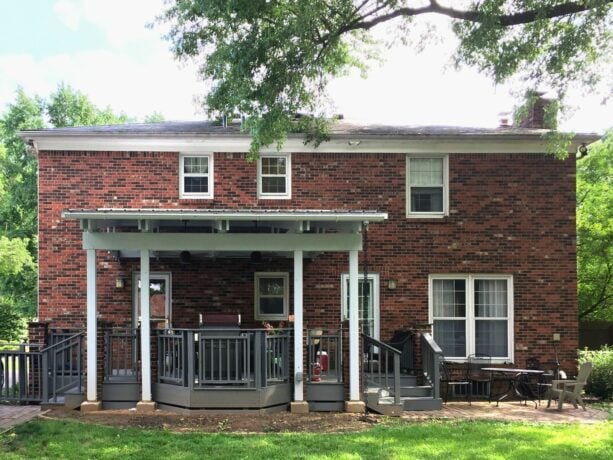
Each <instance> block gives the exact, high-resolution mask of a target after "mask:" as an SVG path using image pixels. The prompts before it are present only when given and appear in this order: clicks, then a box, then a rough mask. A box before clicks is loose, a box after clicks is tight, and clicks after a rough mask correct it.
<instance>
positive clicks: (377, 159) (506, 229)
mask: <svg viewBox="0 0 613 460" xmlns="http://www.w3.org/2000/svg"><path fill="white" fill-rule="evenodd" d="M39 168H40V186H39V193H40V196H39V200H40V207H39V212H40V226H39V227H40V228H39V232H40V242H39V245H40V255H39V259H40V288H39V317H40V319H41V320H52V321H54V325H59V326H81V325H83V324H84V319H85V302H86V292H85V253H84V251H83V250H82V249H81V236H80V235H81V233H80V230H79V226H78V223H77V222H74V221H65V220H63V219H61V217H60V213H61V211H62V210H66V209H94V208H100V207H107V208H108V207H115V208H121V207H126V208H141V207H146V208H157V207H160V208H260V209H266V208H294V209H331V210H338V209H360V210H377V211H382V212H387V213H389V219H388V220H387V221H386V222H384V223H374V224H371V226H370V230H369V241H370V247H369V271H370V272H373V273H378V274H379V275H380V277H381V292H380V304H381V328H382V331H381V337H382V338H383V339H388V338H390V337H391V335H392V333H393V331H394V330H395V329H398V328H401V327H403V326H404V327H407V326H411V325H413V324H416V323H425V322H427V320H428V275H429V274H432V273H466V274H468V273H497V274H511V275H513V277H514V296H515V298H514V306H515V326H514V327H515V362H516V363H517V364H518V365H523V364H524V363H525V359H526V358H527V357H529V356H539V357H540V358H541V361H547V360H549V359H552V358H553V355H552V347H551V338H552V335H553V333H554V332H557V333H560V334H561V338H562V340H561V342H560V344H559V353H560V357H561V358H562V359H563V361H564V366H565V367H566V368H567V369H570V368H571V367H572V366H573V359H574V357H575V349H576V346H577V319H576V317H577V302H576V273H575V177H574V171H575V164H574V160H572V159H571V160H567V161H563V162H561V161H558V160H554V159H552V158H549V157H544V156H543V155H537V154H535V155H528V154H517V155H509V154H492V155H483V154H451V155H450V159H449V178H450V215H449V217H446V218H444V219H407V218H406V217H405V206H406V187H405V156H404V155H398V154H359V155H352V154H327V153H321V154H306V153H297V154H294V155H293V156H292V174H293V175H292V183H293V187H292V188H293V189H292V199H291V200H259V201H258V200H257V195H256V167H255V165H253V164H248V163H246V162H245V160H244V155H242V154H224V153H221V154H216V155H215V178H214V180H215V198H214V199H213V200H180V199H179V191H178V189H179V187H178V180H179V179H178V154H177V153H139V152H133V153H116V152H98V153H83V152H40V156H39ZM97 266H98V290H99V297H98V303H99V311H100V314H101V316H102V318H104V319H105V320H108V321H111V322H113V323H115V324H117V325H123V326H126V325H129V324H130V321H131V287H132V286H131V284H132V281H131V279H132V272H133V271H135V270H138V261H123V262H122V263H118V262H116V261H115V260H114V259H113V258H112V257H111V255H110V254H108V253H107V252H105V251H98V258H97ZM292 267H293V262H292V260H291V259H271V260H269V259H268V258H267V257H266V255H265V257H264V260H263V261H262V262H259V263H257V264H254V263H251V262H250V261H249V259H224V258H221V257H219V258H216V259H205V260H199V259H198V258H196V259H195V261H194V262H193V263H192V264H191V265H188V266H184V265H181V264H179V262H178V260H177V259H174V260H171V259H165V258H156V259H154V260H152V263H151V270H152V271H171V272H172V283H173V299H174V305H173V317H174V321H175V325H177V326H190V325H193V324H195V323H196V321H197V314H198V312H200V311H208V310H213V311H225V310H228V311H236V312H241V313H242V314H243V318H244V322H245V324H247V325H259V323H257V322H254V320H253V273H254V272H255V271H288V272H290V273H291V270H292ZM361 267H362V258H361V257H360V270H361V269H362V268H361ZM347 268H348V257H347V255H346V254H321V255H318V256H316V257H314V258H309V259H306V261H305V266H304V276H305V289H304V305H305V324H306V325H307V326H308V327H338V324H339V322H340V297H341V296H340V275H341V273H343V272H347ZM116 277H122V278H124V279H126V280H127V283H126V287H125V288H123V289H116V288H115V278H116ZM390 278H393V279H396V280H398V287H397V289H395V290H389V289H388V288H387V280H388V279H390Z"/></svg>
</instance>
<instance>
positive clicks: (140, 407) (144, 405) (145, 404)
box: [136, 401, 157, 413]
mask: <svg viewBox="0 0 613 460" xmlns="http://www.w3.org/2000/svg"><path fill="white" fill-rule="evenodd" d="M155 409H157V404H156V403H155V402H153V401H139V402H137V403H136V412H145V413H146V412H154V411H155Z"/></svg>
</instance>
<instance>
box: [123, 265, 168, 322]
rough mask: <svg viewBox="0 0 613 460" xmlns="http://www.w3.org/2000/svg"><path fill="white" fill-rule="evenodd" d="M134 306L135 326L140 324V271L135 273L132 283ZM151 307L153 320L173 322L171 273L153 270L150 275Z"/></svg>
mask: <svg viewBox="0 0 613 460" xmlns="http://www.w3.org/2000/svg"><path fill="white" fill-rule="evenodd" d="M132 286H133V288H132V306H133V310H132V311H133V312H134V325H135V327H136V326H137V325H139V324H140V322H141V320H142V318H141V314H140V290H141V282H140V273H138V272H137V273H134V277H133V283H132ZM149 296H150V298H149V308H150V319H151V321H159V322H164V321H167V324H171V319H172V311H171V310H172V308H171V306H172V301H171V299H172V286H171V276H170V273H158V272H153V273H151V274H150V275H149Z"/></svg>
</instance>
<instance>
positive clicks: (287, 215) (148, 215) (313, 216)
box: [62, 209, 388, 222]
mask: <svg viewBox="0 0 613 460" xmlns="http://www.w3.org/2000/svg"><path fill="white" fill-rule="evenodd" d="M62 217H63V218H64V219H76V220H83V219H92V220H148V219H155V220H228V221H261V222H264V221H270V222H274V221H277V222H278V221H311V222H364V221H368V222H382V221H384V220H386V219H387V217H388V216H387V213H385V212H367V211H365V212H362V211H356V212H337V211H280V212H270V211H269V212H257V211H256V212H246V211H242V212H241V211H225V212H224V211H219V212H208V211H204V212H202V211H200V212H199V211H175V210H165V209H164V210H161V209H160V210H155V209H151V210H129V209H125V210H124V209H109V210H98V211H63V212H62Z"/></svg>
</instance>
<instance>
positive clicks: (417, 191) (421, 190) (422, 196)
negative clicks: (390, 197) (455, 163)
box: [407, 156, 449, 217]
mask: <svg viewBox="0 0 613 460" xmlns="http://www.w3.org/2000/svg"><path fill="white" fill-rule="evenodd" d="M447 164H448V158H447V156H439V157H431V158H427V157H408V158H407V216H409V217H442V216H445V215H447V214H448V211H447V208H448V196H449V187H448V183H449V179H448V173H447Z"/></svg>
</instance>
